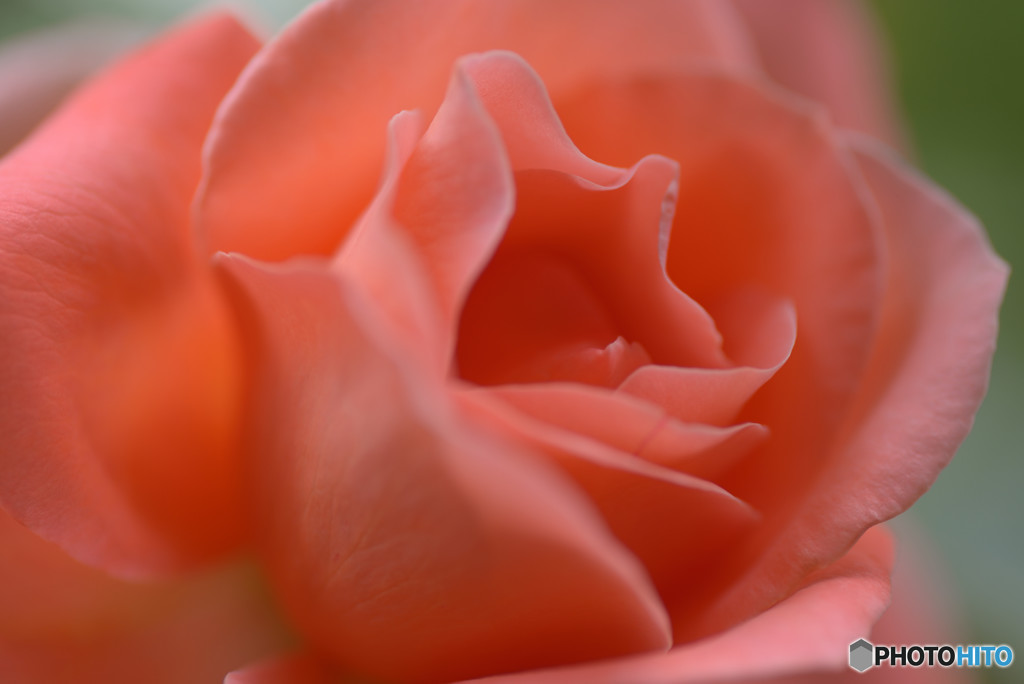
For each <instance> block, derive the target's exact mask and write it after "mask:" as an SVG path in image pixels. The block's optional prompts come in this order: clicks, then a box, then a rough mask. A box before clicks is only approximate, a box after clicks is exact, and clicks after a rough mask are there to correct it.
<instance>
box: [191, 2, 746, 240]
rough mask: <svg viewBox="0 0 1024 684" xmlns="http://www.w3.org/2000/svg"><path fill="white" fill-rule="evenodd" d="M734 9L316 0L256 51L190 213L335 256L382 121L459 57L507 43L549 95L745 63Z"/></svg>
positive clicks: (225, 233)
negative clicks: (697, 65) (701, 65)
mask: <svg viewBox="0 0 1024 684" xmlns="http://www.w3.org/2000/svg"><path fill="white" fill-rule="evenodd" d="M731 9H732V8H731V7H727V6H724V5H722V4H721V3H719V2H715V1H713V0H681V1H680V0H650V1H648V2H642V3H641V2H630V3H623V2H617V1H615V0H563V1H561V2H550V1H549V0H523V1H516V2H510V1H508V0H490V1H488V2H477V1H476V0H421V1H418V2H415V3H408V2H404V1H402V0H349V1H347V2H346V1H341V0H338V1H335V2H330V1H328V2H321V3H318V4H316V5H314V6H312V7H311V8H310V9H309V10H308V11H307V12H306V13H305V14H303V15H302V16H301V17H300V18H299V19H298V20H297V21H295V22H294V23H293V24H292V25H291V26H290V27H288V28H287V29H286V30H285V31H284V32H283V33H282V34H281V35H280V36H278V37H277V38H276V39H275V40H274V41H273V42H271V43H270V45H269V46H268V47H267V49H266V50H265V51H264V52H263V53H261V54H260V56H258V57H257V58H256V60H254V62H253V64H252V65H251V66H250V68H249V69H248V70H247V71H246V73H245V74H244V76H243V77H242V79H241V80H240V81H239V83H238V85H237V87H236V88H235V89H234V91H233V93H232V95H231V96H230V97H229V98H228V100H227V101H226V102H225V105H224V107H223V108H222V109H221V111H220V113H219V115H218V117H217V123H216V124H215V126H214V129H213V132H212V134H211V137H210V139H209V141H208V144H207V147H206V180H205V182H204V187H203V189H202V191H201V192H200V195H199V197H198V199H197V204H196V217H197V224H198V225H199V226H200V227H201V228H202V230H203V231H204V232H205V233H206V234H207V235H208V236H209V239H210V244H211V246H212V248H213V249H215V250H217V249H219V250H224V251H237V252H242V253H245V254H249V255H250V256H253V257H257V258H262V259H272V260H280V259H284V258H287V257H289V256H293V255H296V254H312V253H316V254H329V253H331V252H332V251H333V250H334V249H335V248H336V247H337V246H338V245H339V244H340V243H341V241H342V239H343V237H344V236H345V234H346V233H347V231H348V230H349V228H350V226H352V225H353V224H354V223H355V221H356V219H357V217H358V216H359V215H360V213H361V212H362V211H363V209H364V208H365V207H366V206H367V205H368V204H369V202H370V200H371V199H372V196H373V192H374V189H375V186H376V183H377V180H378V178H379V175H380V169H381V165H382V161H383V159H384V132H385V128H386V126H387V122H388V121H389V120H390V119H391V117H392V116H394V115H395V114H396V113H397V112H399V111H402V110H412V109H419V110H421V111H423V112H424V114H425V116H426V117H427V119H429V118H431V117H432V116H433V113H434V111H435V110H436V109H437V106H438V105H439V103H440V101H441V98H442V97H443V95H444V92H445V83H446V81H447V80H448V75H449V72H450V70H451V67H452V64H453V63H454V61H455V60H456V59H457V58H458V57H460V56H462V55H465V54H467V53H471V52H478V51H483V50H493V49H506V50H512V51H514V52H517V53H519V54H520V55H522V56H523V57H524V58H525V59H526V60H527V61H528V62H529V63H530V64H532V65H533V66H534V68H536V69H537V71H538V73H539V74H540V76H541V78H542V79H543V80H544V82H545V83H546V84H547V85H548V87H549V88H550V89H551V91H552V92H553V93H556V94H557V93H559V92H562V91H564V90H565V89H567V88H569V87H571V86H572V85H574V84H576V83H579V82H580V81H582V80H585V79H588V78H590V77H592V76H606V75H622V74H630V73H641V72H644V71H647V70H649V69H651V68H655V67H663V66H665V65H678V64H682V63H687V62H690V61H693V60H700V61H714V62H716V63H719V64H723V65H726V66H728V67H729V68H734V69H737V70H742V69H745V68H747V66H748V65H750V64H752V62H753V58H752V56H751V51H750V49H749V46H747V45H746V44H745V42H744V40H745V36H744V35H743V31H742V29H741V28H740V27H739V25H738V20H737V19H736V17H735V16H734V15H733V14H732V12H731ZM556 99H557V97H556ZM637 158H639V157H637ZM633 161H636V159H633V160H631V161H630V163H632V162H633Z"/></svg>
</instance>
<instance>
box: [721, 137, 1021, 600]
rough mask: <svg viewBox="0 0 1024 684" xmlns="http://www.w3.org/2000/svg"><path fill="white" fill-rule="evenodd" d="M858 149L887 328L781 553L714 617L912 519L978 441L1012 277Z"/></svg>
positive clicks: (888, 163)
mask: <svg viewBox="0 0 1024 684" xmlns="http://www.w3.org/2000/svg"><path fill="white" fill-rule="evenodd" d="M850 147H851V148H852V150H853V151H854V152H855V153H856V158H857V162H858V164H859V165H860V168H861V169H862V170H863V172H864V176H865V178H866V179H867V182H868V185H869V187H870V188H871V191H872V192H873V193H874V196H875V198H876V199H877V201H878V204H879V207H880V208H881V214H882V217H883V219H884V221H885V228H886V239H887V244H888V247H889V254H890V263H889V270H888V274H887V280H888V287H887V288H886V294H885V299H884V302H883V309H882V320H881V328H880V331H879V334H878V337H877V338H876V340H875V342H874V346H873V350H872V356H871V359H870V363H869V365H868V367H867V369H866V372H865V377H864V381H863V384H862V386H861V388H860V391H859V393H858V395H857V397H856V400H855V402H854V404H853V406H852V408H851V412H850V419H849V422H848V423H847V424H846V425H845V426H844V429H843V431H842V432H841V439H839V440H838V441H837V445H836V446H835V447H834V448H833V450H832V451H831V453H830V454H829V455H828V457H827V458H826V459H825V460H824V461H823V465H824V467H823V468H822V470H821V472H820V475H819V479H818V482H817V484H816V486H815V487H814V489H813V490H812V492H811V496H809V497H808V498H806V499H805V500H803V502H802V504H801V506H800V507H799V509H798V510H797V511H796V513H795V517H794V519H793V522H792V523H791V524H790V525H789V526H788V527H787V528H786V529H785V530H784V532H783V534H782V536H781V538H780V541H779V542H778V543H777V544H776V545H775V546H774V547H773V548H771V549H769V550H767V551H766V552H765V553H764V554H763V555H762V557H761V560H760V561H759V563H758V564H757V565H755V566H753V567H752V568H751V570H750V574H749V575H748V577H747V580H748V581H744V582H741V583H740V584H739V585H738V586H737V588H736V589H735V590H734V591H733V592H731V593H730V594H729V595H728V596H727V597H725V598H724V599H722V600H720V601H719V602H717V603H716V604H715V605H713V606H712V607H711V608H710V609H709V613H708V614H709V615H714V614H722V613H725V614H729V613H731V612H733V611H737V610H741V606H748V605H750V603H751V602H752V601H756V599H754V598H752V597H753V596H754V595H756V594H758V593H759V591H760V589H759V588H758V586H757V585H759V584H761V583H762V582H764V578H765V577H766V576H767V577H785V576H787V575H788V573H789V572H791V568H793V567H794V566H796V567H801V566H804V567H806V566H807V565H810V564H812V563H813V562H814V561H815V559H818V558H822V557H826V558H827V557H828V555H829V554H833V553H836V551H837V550H838V548H837V547H838V545H839V544H840V543H841V540H842V539H843V538H844V537H848V536H849V535H854V534H856V533H857V532H858V531H859V530H862V529H865V528H867V527H869V526H871V525H873V524H875V523H877V522H879V521H882V520H887V519H889V518H892V517H893V516H895V515H897V514H898V513H901V512H902V511H904V510H906V509H907V508H908V507H909V506H910V505H911V504H912V503H913V502H914V501H915V500H916V499H917V498H918V497H919V496H920V495H921V494H923V493H924V492H925V490H927V488H928V487H929V486H930V485H931V483H932V481H933V480H934V479H935V477H936V476H937V475H938V473H939V471H940V470H941V469H942V468H943V467H944V466H945V465H946V464H947V463H948V462H949V459H950V458H952V456H953V454H954V453H955V451H956V449H957V447H958V446H959V445H960V442H961V441H962V440H963V438H964V437H965V436H966V435H967V432H968V431H969V429H970V426H971V423H972V422H973V418H974V413H975V411H976V410H977V408H978V405H979V404H980V403H981V399H982V397H983V396H984V394H985V389H986V386H987V384H988V373H989V366H990V363H991V360H992V353H993V351H994V348H995V339H996V327H997V313H998V308H999V303H1000V301H1001V299H1002V295H1003V290H1004V287H1005V284H1006V277H1007V268H1006V265H1005V264H1003V263H1002V262H1001V261H1000V260H999V258H998V257H996V256H995V255H994V254H993V253H992V251H991V248H990V247H989V245H988V243H987V241H986V238H985V235H984V232H983V231H982V229H981V227H980V226H979V225H978V223H977V222H976V220H975V219H974V218H973V217H972V216H970V215H969V214H968V213H966V211H964V209H963V208H961V207H960V206H958V205H957V204H956V203H955V202H954V201H953V200H952V199H951V198H949V197H948V196H947V195H945V194H944V193H943V192H942V191H941V190H939V189H938V188H936V187H935V186H933V185H931V184H930V183H929V182H928V181H927V180H925V179H923V178H921V177H918V176H916V175H914V172H913V171H911V170H910V169H909V168H907V167H906V166H904V165H903V164H902V163H901V162H899V161H897V160H896V159H895V158H894V157H892V156H891V155H890V153H888V152H886V151H885V150H883V149H882V148H881V147H880V146H879V145H878V144H877V143H873V142H870V141H868V140H866V139H863V138H859V137H855V138H853V139H852V140H851V141H850Z"/></svg>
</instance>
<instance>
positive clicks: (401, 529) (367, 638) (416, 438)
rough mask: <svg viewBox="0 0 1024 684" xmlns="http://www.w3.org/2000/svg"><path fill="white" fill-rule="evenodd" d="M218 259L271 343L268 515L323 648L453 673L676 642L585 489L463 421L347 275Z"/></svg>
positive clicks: (383, 669)
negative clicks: (388, 334) (406, 358)
mask: <svg viewBox="0 0 1024 684" xmlns="http://www.w3.org/2000/svg"><path fill="white" fill-rule="evenodd" d="M221 266H222V268H223V269H224V271H225V273H226V275H227V276H228V278H229V282H233V283H235V285H236V286H237V287H238V288H239V291H238V293H237V295H236V296H237V298H238V302H239V306H240V307H242V308H243V310H246V311H247V313H245V314H244V318H245V321H246V331H247V333H248V339H250V340H252V341H253V342H254V344H256V345H257V353H256V359H257V361H258V363H259V365H258V366H257V373H258V375H257V380H256V383H257V384H256V385H255V387H254V388H253V396H254V397H255V398H256V404H255V405H254V406H253V411H254V413H253V416H254V417H253V423H252V425H251V428H252V430H253V432H252V433H251V435H250V438H251V441H250V446H251V448H252V449H253V454H254V458H255V459H256V460H255V463H256V464H257V466H256V467H257V472H256V473H255V483H256V486H255V497H256V503H255V511H254V515H255V516H256V517H257V523H258V525H259V527H258V529H259V530H260V531H261V535H262V543H263V549H264V552H265V558H266V561H267V563H268V566H269V568H270V571H271V576H272V577H273V578H274V581H275V584H276V586H277V588H278V590H279V593H280V596H281V598H282V602H283V604H284V605H285V607H286V609H287V610H288V611H289V613H290V615H291V617H292V619H293V621H294V623H295V624H296V625H297V626H298V627H299V628H300V629H301V630H302V631H303V633H304V635H305V636H306V637H307V638H308V639H309V640H310V642H311V643H312V644H313V645H314V646H315V647H316V648H317V649H318V650H321V651H323V652H325V653H327V654H329V655H330V656H331V657H332V658H333V659H334V660H335V661H336V662H337V663H338V664H339V665H341V666H345V667H347V668H348V669H351V670H353V671H355V672H359V673H363V674H367V675H372V676H376V677H380V678H384V679H392V680H415V681H449V680H451V679H453V678H458V677H465V676H470V675H480V674H485V673H496V672H506V671H512V670H520V669H526V668H531V667H540V666H543V665H545V664H548V665H550V664H554V663H561V662H576V661H581V660H589V659H595V658H602V657H609V656H612V655H615V654H623V653H634V652H640V651H645V650H652V649H658V648H665V647H666V646H667V645H668V634H667V623H666V621H665V615H664V611H663V608H662V606H661V605H660V602H659V601H658V599H657V596H656V595H655V594H654V592H653V589H652V588H651V586H650V584H649V580H648V579H647V577H646V575H645V574H644V572H643V570H642V568H641V567H640V566H639V565H638V564H637V563H636V561H635V560H634V559H633V558H632V557H631V556H630V555H629V554H628V553H627V552H626V551H625V550H624V549H623V548H622V547H621V546H620V545H619V544H618V543H617V542H616V541H615V540H614V539H613V538H612V537H611V536H610V535H609V534H608V533H607V531H606V530H605V529H604V527H603V524H602V522H601V521H600V519H599V518H598V517H597V516H596V515H595V513H594V512H593V510H592V509H591V507H590V506H589V504H588V503H587V502H586V501H585V499H583V497H581V496H580V494H579V493H578V492H577V491H576V490H575V488H574V487H572V485H571V484H569V483H568V482H567V481H565V480H563V479H562V478H561V477H560V476H559V475H558V474H557V473H556V472H555V471H553V470H552V469H549V468H546V467H544V466H543V465H542V464H539V463H537V462H536V461H534V460H531V459H529V458H528V457H527V456H526V455H525V454H520V453H519V452H518V451H517V450H516V448H515V447H514V446H513V445H511V444H507V443H503V442H501V441H498V440H495V439H493V438H492V437H490V436H488V435H486V434H484V433H483V432H481V431H480V430H478V429H475V428H470V427H468V426H465V425H463V424H462V423H461V420H460V419H458V418H457V417H456V416H455V415H454V414H452V413H451V412H450V411H449V410H448V408H447V402H446V401H445V399H444V395H443V394H441V392H442V388H441V386H440V385H438V386H437V387H433V388H432V387H431V386H430V385H429V382H428V377H429V376H426V375H420V373H419V370H418V369H416V367H415V366H413V365H410V364H406V363H405V362H404V361H401V360H400V359H401V358H402V356H401V347H398V346H397V344H396V343H395V342H394V341H393V340H389V339H387V338H384V337H381V336H380V333H381V331H382V330H384V328H380V327H378V326H379V319H375V318H374V316H375V315H376V312H375V309H374V308H373V307H372V306H370V305H369V304H368V303H364V302H363V301H362V300H360V299H358V298H357V297H355V296H354V294H353V291H349V290H348V286H347V285H346V284H345V283H343V282H341V281H339V280H337V279H335V278H334V277H332V275H331V274H330V273H326V272H324V271H322V270H320V269H319V268H303V267H301V266H295V267H292V268H291V269H289V270H287V271H278V272H274V271H271V270H263V269H261V268H260V267H258V266H256V265H254V264H251V263H249V262H247V261H245V260H242V259H239V258H235V259H223V260H222V261H221Z"/></svg>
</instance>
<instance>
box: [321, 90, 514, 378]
mask: <svg viewBox="0 0 1024 684" xmlns="http://www.w3.org/2000/svg"><path fill="white" fill-rule="evenodd" d="M405 121H406V122H407V123H404V124H403V121H402V120H396V121H395V122H393V124H392V138H393V139H394V144H393V146H397V145H398V142H399V140H398V138H397V136H399V135H402V136H404V138H405V145H404V147H405V149H400V148H399V147H395V149H394V151H393V152H392V156H393V157H394V162H393V163H391V164H390V165H389V168H388V170H387V175H386V177H385V181H384V187H383V188H382V191H381V193H380V194H378V196H377V198H376V199H375V200H374V203H373V205H372V206H371V208H370V210H369V211H368V212H367V214H366V215H365V216H364V217H363V219H362V220H361V221H360V222H359V224H358V226H357V227H356V229H355V231H354V233H353V235H352V238H351V239H350V240H349V241H348V242H347V243H346V244H345V246H344V248H343V249H342V250H341V251H340V253H339V255H338V258H337V261H336V268H337V269H338V270H339V272H341V273H345V274H348V275H350V276H351V277H352V279H353V281H354V282H355V283H357V284H358V285H359V286H361V287H363V288H364V289H365V290H366V291H367V293H368V295H369V296H370V297H372V298H373V299H374V301H375V302H376V303H377V304H378V306H382V307H383V309H384V310H385V311H387V312H388V314H389V318H391V319H392V322H393V323H395V324H396V326H397V328H398V329H399V330H400V331H401V334H402V335H403V336H404V337H405V338H406V339H409V340H414V341H415V342H414V343H413V344H412V345H411V346H412V347H413V349H412V352H413V353H417V354H419V353H422V354H423V355H424V356H425V357H427V361H428V362H430V363H431V365H432V366H434V367H435V368H437V369H438V370H439V371H440V373H441V374H444V373H446V372H447V369H448V365H449V363H450V357H451V354H452V348H453V346H454V335H455V327H456V319H457V317H458V312H459V310H460V309H461V307H462V302H463V300H464V299H465V296H466V291H467V290H468V288H469V284H470V283H471V282H472V281H473V280H474V279H475V277H476V275H477V273H478V272H479V270H480V269H481V268H482V267H483V264H484V263H486V261H487V259H488V258H489V257H490V254H491V252H492V251H493V250H494V247H495V244H496V243H497V242H498V241H499V240H500V239H501V236H502V234H503V233H504V230H505V225H506V223H507V222H508V219H509V217H510V216H511V214H512V209H513V206H514V202H515V198H514V194H515V191H514V188H513V185H512V175H511V170H510V168H509V165H508V160H507V157H506V154H505V148H504V146H503V145H502V141H501V137H500V135H499V133H498V131H497V130H496V128H495V126H494V123H493V122H492V121H491V119H490V117H489V116H488V114H487V112H486V110H485V109H484V108H483V106H482V104H481V103H480V101H479V99H478V98H477V96H476V93H475V91H474V87H473V85H472V83H470V82H469V80H468V78H467V77H466V76H465V75H464V74H463V73H462V72H461V71H458V70H457V71H456V74H455V75H454V77H453V79H452V82H451V84H450V87H449V93H448V96H447V97H446V99H445V102H444V104H443V105H442V106H441V108H440V110H439V111H438V113H437V116H435V117H434V120H433V121H432V122H431V124H430V127H429V128H428V129H427V131H426V133H424V134H423V136H422V137H421V138H419V140H418V141H416V142H415V143H413V140H414V138H415V137H416V136H415V135H414V132H413V131H412V130H407V132H404V133H403V132H402V130H401V129H400V128H396V127H401V128H405V129H411V126H412V123H411V119H409V118H406V119H405Z"/></svg>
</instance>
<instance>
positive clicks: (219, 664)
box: [0, 510, 288, 684]
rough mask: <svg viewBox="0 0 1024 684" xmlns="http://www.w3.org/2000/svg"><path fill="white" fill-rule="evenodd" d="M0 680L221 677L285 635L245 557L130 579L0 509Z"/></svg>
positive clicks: (169, 681) (170, 683)
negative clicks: (87, 562) (199, 570)
mask: <svg viewBox="0 0 1024 684" xmlns="http://www.w3.org/2000/svg"><path fill="white" fill-rule="evenodd" d="M0 605H2V606H3V610H2V611H0V672H2V673H3V679H4V682H5V683H10V684H22V683H24V684H36V683H38V682H76V684H109V683H110V682H141V681H145V682H153V683H154V684H181V683H182V682H214V681H220V679H221V678H222V677H223V676H224V673H226V672H228V671H230V670H231V669H232V668H234V667H238V666H239V665H240V664H243V663H245V662H248V661H251V660H252V659H254V658H259V657H262V656H264V655H265V654H267V653H269V652H273V651H274V650H277V649H280V648H282V647H283V646H284V645H285V644H286V643H287V639H288V636H287V634H286V631H285V629H284V627H283V626H282V625H281V623H280V622H279V621H278V619H277V617H276V615H275V614H274V612H273V610H272V608H271V606H270V605H269V602H268V601H267V598H266V591H265V588H264V587H263V586H262V584H261V583H260V580H259V578H258V577H257V575H256V573H255V571H254V570H253V569H252V568H251V567H250V566H248V565H247V564H232V565H230V566H225V567H223V568H219V569H216V570H213V571H210V572H205V573H203V574H201V575H194V576H192V577H190V578H188V579H186V580H182V581H174V582H160V583H150V584H137V583H129V582H124V581H121V580H117V579H114V578H113V577H110V576H108V575H106V574H104V573H103V572H101V571H99V570H96V569H94V568H90V567H87V566H84V565H82V564H80V563H78V562H77V561H75V560H73V559H72V558H71V557H70V556H68V555H67V554H65V553H64V552H63V551H61V550H60V549H59V548H58V547H56V546H54V545H53V544H51V543H49V542H47V541H44V540H42V539H40V538H39V537H37V536H35V535H33V534H32V533H31V532H30V531H29V530H27V529H26V528H24V527H23V526H21V525H19V524H18V523H17V522H15V521H14V520H12V519H11V518H10V517H8V516H7V514H6V513H4V512H3V511H2V510H0Z"/></svg>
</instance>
